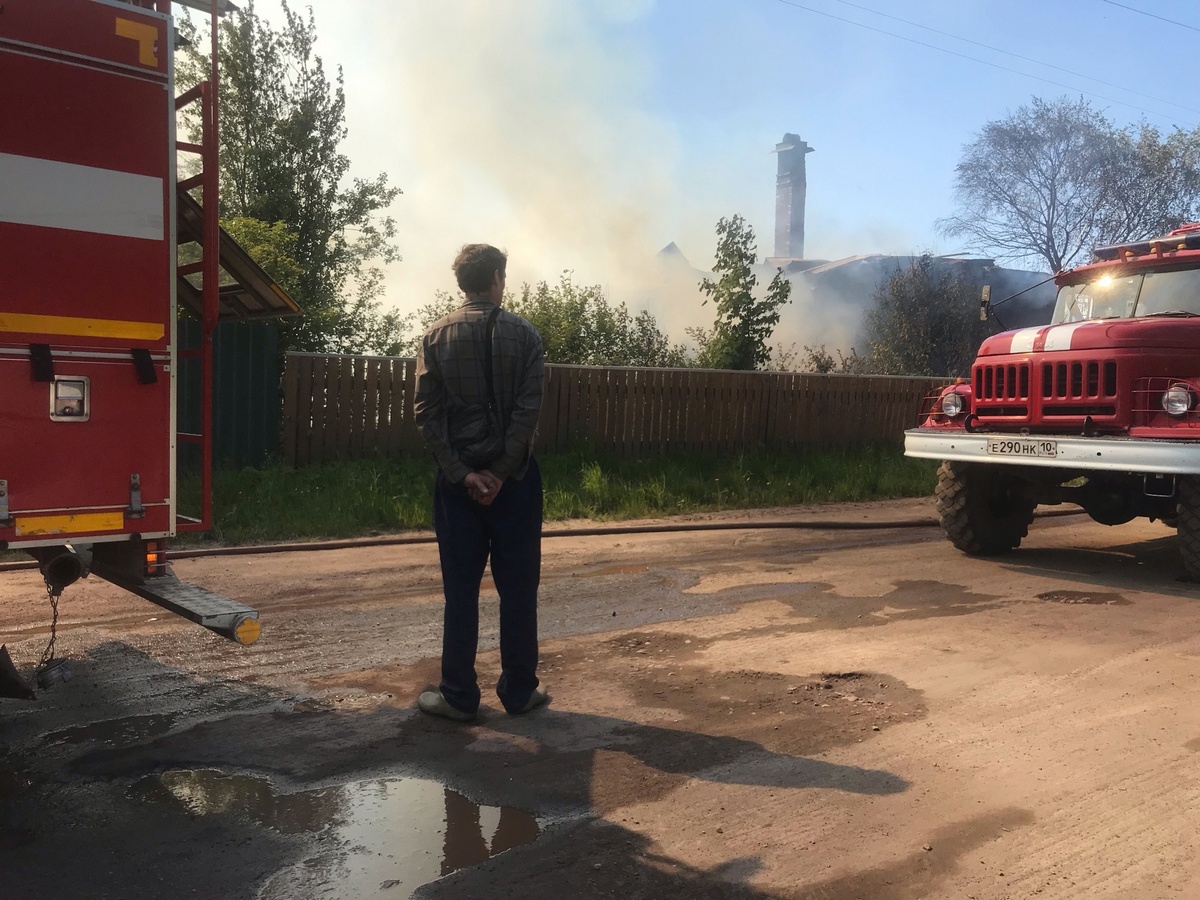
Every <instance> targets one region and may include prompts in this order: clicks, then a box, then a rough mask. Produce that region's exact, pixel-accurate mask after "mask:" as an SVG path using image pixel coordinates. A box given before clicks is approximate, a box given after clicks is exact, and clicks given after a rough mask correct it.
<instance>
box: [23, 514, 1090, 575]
mask: <svg viewBox="0 0 1200 900" xmlns="http://www.w3.org/2000/svg"><path fill="white" fill-rule="evenodd" d="M1036 515H1037V518H1039V519H1042V518H1059V517H1061V516H1078V515H1086V514H1085V513H1084V512H1083V511H1082V510H1078V509H1052V510H1044V511H1041V512H1038V513H1037V514H1036ZM938 524H939V523H938V520H937V519H936V518H934V517H932V516H928V517H922V518H916V519H891V520H888V521H882V522H881V521H868V522H847V521H840V520H829V519H804V520H790V519H772V520H765V521H761V522H676V523H670V524H661V525H594V526H588V527H585V528H552V529H550V530H544V531H543V532H542V537H543V538H557V537H603V536H610V535H623V534H672V533H676V532H684V531H757V530H762V529H789V528H795V529H803V530H809V531H884V530H887V529H891V528H936V527H937V526H938ZM434 543H437V538H435V537H434V536H433V535H432V534H420V535H392V536H390V537H368V538H348V539H345V540H334V541H300V542H293V543H283V544H250V545H245V546H239V547H193V548H183V549H180V550H171V551H169V553H168V557H169V558H170V559H172V560H177V559H202V558H205V557H211V556H258V555H263V554H267V553H306V552H310V551H314V550H354V549H359V548H365V547H399V546H404V545H410V544H434ZM37 566H38V564H37V563H36V562H32V561H31V562H24V561H21V562H6V563H0V572H19V571H23V570H28V569H36V568H37Z"/></svg>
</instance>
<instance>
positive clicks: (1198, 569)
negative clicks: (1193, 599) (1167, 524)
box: [1179, 478, 1200, 581]
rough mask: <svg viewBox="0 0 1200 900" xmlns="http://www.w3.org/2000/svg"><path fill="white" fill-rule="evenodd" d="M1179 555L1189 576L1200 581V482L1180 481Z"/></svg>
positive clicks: (1185, 479)
mask: <svg viewBox="0 0 1200 900" xmlns="http://www.w3.org/2000/svg"><path fill="white" fill-rule="evenodd" d="M1179 553H1180V555H1181V556H1182V557H1183V567H1184V569H1186V570H1187V573H1188V575H1190V576H1191V577H1192V578H1195V579H1196V580H1197V581H1200V481H1198V480H1197V479H1196V478H1180V479H1179Z"/></svg>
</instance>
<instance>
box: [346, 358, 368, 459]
mask: <svg viewBox="0 0 1200 900" xmlns="http://www.w3.org/2000/svg"><path fill="white" fill-rule="evenodd" d="M368 362H369V360H367V359H365V358H363V357H361V356H360V357H358V358H357V359H355V360H354V387H353V390H352V392H351V395H350V416H351V420H352V421H353V423H354V424H353V427H352V428H351V431H350V458H351V459H363V458H364V457H366V456H367V455H368V454H367V453H366V452H365V450H364V446H365V441H366V434H367V363H368Z"/></svg>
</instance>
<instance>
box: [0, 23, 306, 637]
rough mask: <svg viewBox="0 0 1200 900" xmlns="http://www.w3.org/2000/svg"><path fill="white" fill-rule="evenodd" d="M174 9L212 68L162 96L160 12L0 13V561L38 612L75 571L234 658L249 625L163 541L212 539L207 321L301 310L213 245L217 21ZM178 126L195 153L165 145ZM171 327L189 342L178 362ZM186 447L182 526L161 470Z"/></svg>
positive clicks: (167, 57)
mask: <svg viewBox="0 0 1200 900" xmlns="http://www.w3.org/2000/svg"><path fill="white" fill-rule="evenodd" d="M183 5H186V6H193V7H196V8H199V9H203V10H204V11H205V12H206V13H207V17H208V18H209V20H210V25H211V28H212V36H213V38H212V40H213V52H212V58H213V60H214V65H213V70H212V72H211V75H210V78H209V80H208V81H206V82H204V83H202V84H200V85H197V86H195V87H193V88H191V89H189V90H187V91H186V92H184V93H183V94H181V95H179V96H176V90H175V84H174V79H173V71H174V70H173V56H174V52H175V44H176V37H177V35H176V31H175V27H174V23H173V20H172V17H171V2H170V0H128V2H120V0H3V2H2V3H0V85H3V87H2V88H0V550H5V549H7V550H14V549H19V550H24V551H28V552H29V553H30V554H32V555H33V556H34V557H35V558H36V559H37V560H38V561H39V563H40V565H41V569H42V573H43V575H44V576H45V580H46V583H47V588H48V591H49V593H50V594H51V596H52V599H53V598H56V597H57V595H58V593H60V592H61V591H62V589H63V588H64V587H66V586H67V585H69V584H71V583H72V582H73V581H75V580H76V579H78V578H80V577H83V576H86V575H87V574H89V573H91V574H94V575H97V576H100V577H102V578H104V579H106V580H109V581H112V582H113V583H115V584H118V585H120V586H121V587H124V588H127V589H128V590H130V591H133V592H134V593H137V594H139V595H141V596H142V597H145V598H147V599H149V600H152V601H154V602H155V603H158V604H160V605H162V606H164V607H166V608H168V609H170V610H172V611H174V612H177V613H180V614H181V615H184V616H186V617H188V618H190V619H192V620H193V621H195V622H197V623H199V624H201V625H203V626H205V627H207V628H210V629H212V630H213V631H216V632H218V633H220V634H223V635H225V636H227V637H230V638H232V639H234V640H236V641H238V642H240V643H243V644H249V643H252V642H253V641H254V640H256V639H257V637H258V635H259V631H260V626H259V620H258V613H257V612H256V611H255V610H253V609H251V608H250V607H248V606H246V605H244V604H242V603H240V602H237V601H235V600H231V599H229V598H227V597H222V596H219V595H217V594H214V593H212V592H210V591H206V590H204V589H203V588H199V587H196V586H194V585H187V584H184V583H182V582H180V581H178V580H177V579H176V578H175V577H174V576H173V575H172V574H171V572H170V568H169V566H168V565H167V562H166V557H165V554H164V541H166V540H167V539H168V538H170V537H172V536H174V535H176V534H177V533H179V532H184V531H194V530H203V529H207V528H208V527H209V526H210V522H211V515H212V507H211V500H210V498H211V471H212V363H213V353H212V349H213V332H214V330H215V329H216V327H217V324H218V322H219V321H220V320H223V319H227V318H235V319H252V318H258V317H265V316H277V315H285V314H294V313H297V312H298V311H299V310H298V308H297V307H296V304H295V303H294V302H293V301H292V300H291V299H290V298H289V297H288V296H287V295H286V294H285V293H284V292H283V291H282V290H280V288H279V287H278V285H276V284H274V283H273V282H272V281H271V279H270V278H269V277H268V276H267V275H266V273H265V272H263V270H262V269H261V268H259V267H258V266H257V265H255V264H254V262H253V261H252V260H251V259H250V258H249V257H248V256H247V255H246V254H245V252H244V251H242V250H241V248H239V247H237V245H236V244H234V242H233V241H232V240H231V239H230V238H229V236H228V235H226V234H225V233H224V232H223V231H222V230H221V228H220V225H219V222H218V219H217V192H218V177H217V122H218V116H217V92H216V83H217V82H216V75H217V72H216V65H215V60H216V58H217V53H216V27H217V21H218V15H219V14H221V13H222V12H224V10H225V8H226V7H227V6H228V3H227V0H187V2H186V3H184V4H183ZM188 109H191V110H196V111H198V119H199V121H200V122H201V130H202V140H201V141H200V142H199V143H192V142H188V141H184V140H177V138H176V122H177V120H178V119H179V118H180V116H181V115H182V114H183V111H185V110H188ZM189 160H190V163H189V162H188V161H189ZM181 172H183V173H191V174H186V177H185V176H181V175H180V174H179V173H181ZM185 245H194V247H192V248H191V249H192V252H191V253H190V254H187V253H184V254H181V248H182V247H184V246H185ZM181 255H182V256H183V257H184V258H185V259H189V260H190V261H188V262H186V263H181V261H180V260H181ZM189 310H190V314H192V315H194V316H195V317H196V318H198V320H199V323H200V327H199V331H200V334H201V338H200V342H199V346H196V347H191V348H181V347H180V344H179V332H180V329H179V328H178V327H177V323H178V321H179V316H180V314H181V311H182V312H184V313H187V311H189ZM189 359H191V360H193V362H192V363H186V361H187V360H189ZM183 364H189V365H198V366H199V367H200V370H201V390H200V394H201V398H200V402H201V406H202V410H201V415H200V417H199V418H200V421H202V422H203V427H202V428H201V429H200V430H199V432H198V433H181V432H180V431H179V430H178V428H177V421H178V415H179V410H178V409H177V404H176V397H177V394H176V382H177V378H178V375H179V370H180V366H181V365H183ZM189 444H191V445H195V446H196V447H198V455H199V459H200V464H199V473H200V474H199V478H200V481H201V500H200V504H199V509H198V510H197V511H195V512H197V513H198V514H197V515H194V516H192V517H188V516H186V515H184V514H183V513H182V512H181V511H180V509H179V485H178V480H177V474H178V471H177V462H176V460H177V451H178V450H179V448H180V447H183V446H186V445H189Z"/></svg>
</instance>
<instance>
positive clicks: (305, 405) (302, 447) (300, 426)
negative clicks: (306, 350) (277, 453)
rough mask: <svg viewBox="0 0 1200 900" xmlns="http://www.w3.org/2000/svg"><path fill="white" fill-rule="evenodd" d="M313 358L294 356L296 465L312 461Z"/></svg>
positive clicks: (303, 464)
mask: <svg viewBox="0 0 1200 900" xmlns="http://www.w3.org/2000/svg"><path fill="white" fill-rule="evenodd" d="M313 390H314V388H313V360H312V357H311V356H299V357H296V465H297V466H307V465H308V464H309V463H310V462H312V438H313V426H312V408H313Z"/></svg>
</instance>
